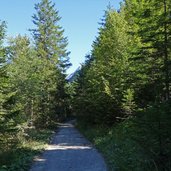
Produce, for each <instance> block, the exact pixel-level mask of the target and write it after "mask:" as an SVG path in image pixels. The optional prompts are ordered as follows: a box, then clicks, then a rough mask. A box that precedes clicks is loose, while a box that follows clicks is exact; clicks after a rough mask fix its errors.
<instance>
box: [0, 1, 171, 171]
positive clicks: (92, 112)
mask: <svg viewBox="0 0 171 171" xmlns="http://www.w3.org/2000/svg"><path fill="white" fill-rule="evenodd" d="M99 17H102V16H99ZM60 19H61V17H60V16H59V14H58V11H57V10H56V9H55V4H53V3H52V2H51V1H50V0H41V1H40V3H37V4H35V14H34V15H33V16H32V20H33V24H34V26H35V28H34V29H32V28H30V32H31V35H32V39H31V38H30V37H29V36H27V35H24V36H23V35H18V36H16V37H13V38H10V39H9V40H8V43H4V42H5V41H6V32H7V29H8V28H7V24H6V21H2V20H1V23H0V170H1V171H17V170H18V171H26V170H28V169H29V166H30V163H31V161H32V159H33V157H34V156H35V155H36V154H38V153H39V152H40V151H41V150H42V149H43V148H44V144H45V143H47V142H48V140H49V138H50V136H51V135H52V134H53V132H54V130H55V129H56V128H57V127H58V123H59V122H63V121H65V120H66V119H68V118H76V120H77V128H78V129H79V130H80V131H81V132H82V133H83V134H84V135H85V137H87V138H88V139H89V140H90V141H91V142H92V143H93V144H94V145H95V146H96V147H97V149H98V150H99V151H100V152H101V153H102V154H103V156H104V158H105V160H106V162H107V164H108V167H109V170H111V171H112V170H121V171H170V170H171V99H170V98H171V3H170V0H150V1H149V0H146V1H145V0H124V2H122V3H121V5H120V9H119V10H115V9H113V8H112V7H111V6H110V5H109V6H108V7H107V9H106V11H105V14H104V16H103V17H102V19H101V21H100V24H99V30H98V36H97V37H96V39H95V40H94V42H92V50H91V52H90V53H89V55H87V56H86V57H85V62H84V63H83V64H82V66H81V68H80V69H79V70H77V71H76V72H75V73H74V74H73V75H72V78H70V79H67V74H66V71H67V69H68V68H69V67H70V66H71V63H70V61H69V54H70V52H69V51H68V50H67V45H68V39H67V37H64V29H63V28H62V27H61V26H60V25H59V21H60ZM32 40H33V41H32Z"/></svg>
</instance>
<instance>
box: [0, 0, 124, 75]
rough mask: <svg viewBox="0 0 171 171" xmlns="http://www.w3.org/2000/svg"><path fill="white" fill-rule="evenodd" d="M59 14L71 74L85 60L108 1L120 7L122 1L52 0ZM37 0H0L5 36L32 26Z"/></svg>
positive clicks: (115, 6)
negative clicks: (68, 53)
mask: <svg viewBox="0 0 171 171" xmlns="http://www.w3.org/2000/svg"><path fill="white" fill-rule="evenodd" d="M52 1H53V2H55V4H56V9H57V10H58V11H59V15H60V16H61V17H62V19H61V21H60V25H61V26H62V27H63V28H64V29H65V36H67V37H68V41H69V45H68V50H69V51H71V54H70V60H71V63H72V64H73V66H72V67H71V68H70V69H69V70H68V73H72V72H73V71H75V69H76V68H77V67H78V66H79V64H80V63H82V62H84V59H85V55H86V54H88V53H89V52H90V51H91V45H92V43H93V41H94V40H95V37H96V36H97V33H98V28H99V24H98V22H100V19H101V18H102V17H103V15H104V10H105V9H106V7H107V6H108V4H109V2H110V4H111V5H112V6H113V7H114V8H115V9H118V8H119V2H120V1H121V0H52ZM37 2H39V0H1V1H0V20H5V21H6V22H7V25H8V29H7V36H16V35H17V34H22V35H24V34H27V35H28V36H30V33H29V31H28V29H29V28H34V25H33V24H32V18H31V16H32V15H33V13H35V10H34V4H35V3H37Z"/></svg>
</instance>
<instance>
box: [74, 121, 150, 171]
mask: <svg viewBox="0 0 171 171" xmlns="http://www.w3.org/2000/svg"><path fill="white" fill-rule="evenodd" d="M130 125H131V122H129V121H128V122H125V123H121V124H118V125H117V126H115V127H106V126H102V125H101V126H92V125H88V124H87V123H84V122H78V124H77V128H78V129H79V130H80V132H81V133H83V135H84V136H85V137H86V138H88V139H89V140H90V141H91V142H92V143H93V144H94V145H95V146H96V148H97V149H98V150H99V151H100V152H101V153H102V155H103V156H104V158H105V160H106V163H107V166H108V169H109V170H110V171H144V170H146V171H149V170H148V169H147V168H146V166H147V165H148V163H147V162H148V160H147V158H146V156H145V155H144V154H143V151H142V149H141V148H140V146H139V145H138V144H137V143H136V142H135V141H133V140H132V139H131V138H130V132H129V131H128V130H129V126H130ZM150 171H151V170H150Z"/></svg>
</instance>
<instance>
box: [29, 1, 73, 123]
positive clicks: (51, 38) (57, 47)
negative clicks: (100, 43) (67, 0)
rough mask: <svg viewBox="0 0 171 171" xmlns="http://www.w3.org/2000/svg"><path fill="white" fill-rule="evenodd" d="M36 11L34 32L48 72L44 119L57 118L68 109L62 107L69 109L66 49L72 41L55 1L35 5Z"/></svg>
mask: <svg viewBox="0 0 171 171" xmlns="http://www.w3.org/2000/svg"><path fill="white" fill-rule="evenodd" d="M35 10H36V14H34V16H33V23H34V24H35V26H36V28H35V29H31V31H32V33H33V38H34V42H35V47H36V51H37V56H38V57H39V58H40V59H41V60H42V68H43V69H44V71H46V73H45V72H43V73H44V80H43V82H42V96H41V99H42V103H41V104H42V105H41V110H42V113H43V116H44V117H43V118H44V119H45V118H46V119H47V118H48V117H49V118H57V115H62V113H63V112H64V111H63V109H62V108H65V107H64V106H65V97H66V92H65V84H66V81H65V71H66V69H67V68H68V67H69V66H70V62H69V57H68V55H69V52H68V51H67V50H66V47H67V44H68V42H67V38H66V37H64V35H63V34H64V30H63V29H62V27H61V26H60V25H59V21H60V19H61V18H60V17H59V15H58V11H57V10H56V9H55V4H53V3H52V2H51V1H49V0H41V1H40V3H38V4H36V5H35ZM50 115H51V116H50ZM44 119H43V120H44ZM47 120H50V119H47Z"/></svg>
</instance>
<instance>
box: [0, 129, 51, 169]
mask: <svg viewBox="0 0 171 171" xmlns="http://www.w3.org/2000/svg"><path fill="white" fill-rule="evenodd" d="M53 133H54V131H52V130H49V129H41V130H36V129H33V128H32V129H27V130H26V131H25V133H24V134H22V135H18V136H19V138H18V141H19V144H18V145H17V146H15V147H13V148H12V149H9V150H8V151H5V152H3V154H0V171H28V170H29V168H30V165H31V163H32V161H33V158H34V157H35V156H36V155H38V154H40V152H42V151H43V150H44V149H45V147H46V145H47V143H48V142H49V141H50V138H51V136H52V134H53Z"/></svg>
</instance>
